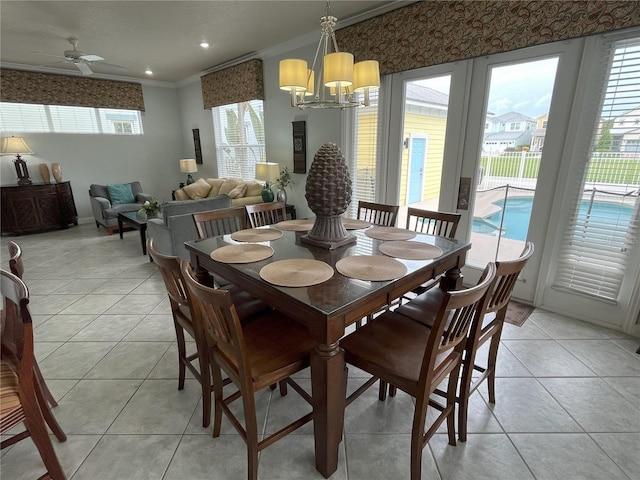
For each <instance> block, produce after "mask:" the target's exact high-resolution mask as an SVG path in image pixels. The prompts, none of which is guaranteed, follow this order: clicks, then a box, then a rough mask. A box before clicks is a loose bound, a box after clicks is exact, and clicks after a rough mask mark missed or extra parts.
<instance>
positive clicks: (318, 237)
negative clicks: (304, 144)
mask: <svg viewBox="0 0 640 480" xmlns="http://www.w3.org/2000/svg"><path fill="white" fill-rule="evenodd" d="M305 198H306V199H307V204H308V205H309V208H310V209H311V211H312V212H313V213H315V214H316V220H315V223H314V224H313V228H312V229H311V231H310V232H309V233H308V234H306V235H303V236H302V237H300V241H301V242H302V243H306V244H309V245H315V246H317V247H322V248H328V249H334V248H338V247H341V246H343V245H348V244H350V243H354V242H355V241H356V237H354V236H353V235H349V234H348V233H347V230H346V229H345V228H344V224H343V223H342V214H343V213H344V212H346V211H347V208H348V207H349V204H350V203H351V176H350V175H349V169H348V168H347V163H346V162H345V160H344V156H343V155H342V152H341V151H340V148H339V147H338V145H336V144H335V143H325V144H324V145H322V146H321V147H320V150H318V152H317V153H316V154H315V156H314V157H313V163H312V164H311V168H310V169H309V174H308V175H307V184H306V187H305Z"/></svg>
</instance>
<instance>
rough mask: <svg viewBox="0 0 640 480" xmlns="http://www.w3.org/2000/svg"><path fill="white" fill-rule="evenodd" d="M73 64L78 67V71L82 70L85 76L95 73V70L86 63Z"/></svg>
mask: <svg viewBox="0 0 640 480" xmlns="http://www.w3.org/2000/svg"><path fill="white" fill-rule="evenodd" d="M73 64H74V65H75V66H76V67H78V70H80V71H81V72H82V74H83V75H91V74H92V73H93V70H91V69H90V68H89V65H87V64H86V63H84V62H77V63H76V62H74V63H73Z"/></svg>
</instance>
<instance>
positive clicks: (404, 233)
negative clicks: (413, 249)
mask: <svg viewBox="0 0 640 480" xmlns="http://www.w3.org/2000/svg"><path fill="white" fill-rule="evenodd" d="M364 234H365V235H366V236H367V237H371V238H375V239H376V240H409V239H411V238H413V237H415V236H416V235H417V234H416V232H414V231H413V230H407V229H406V228H396V227H373V228H370V229H369V230H367V231H366V232H364Z"/></svg>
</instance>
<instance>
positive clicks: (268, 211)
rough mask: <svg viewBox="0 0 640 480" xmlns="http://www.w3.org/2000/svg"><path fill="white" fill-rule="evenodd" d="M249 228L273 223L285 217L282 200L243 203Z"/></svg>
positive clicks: (284, 207)
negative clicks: (250, 203)
mask: <svg viewBox="0 0 640 480" xmlns="http://www.w3.org/2000/svg"><path fill="white" fill-rule="evenodd" d="M244 208H245V209H246V211H247V216H248V217H249V223H250V224H251V228H258V227H262V226H264V225H273V224H275V223H278V222H282V221H284V220H286V219H287V209H286V205H285V203H284V202H265V203H255V204H252V205H245V207H244Z"/></svg>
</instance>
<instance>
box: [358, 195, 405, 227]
mask: <svg viewBox="0 0 640 480" xmlns="http://www.w3.org/2000/svg"><path fill="white" fill-rule="evenodd" d="M399 209H400V207H399V206H398V205H385V204H384V203H372V202H362V201H359V202H358V217H357V218H358V220H364V221H366V222H369V223H372V224H373V225H379V226H382V227H395V225H396V219H397V218H398V210H399Z"/></svg>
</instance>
